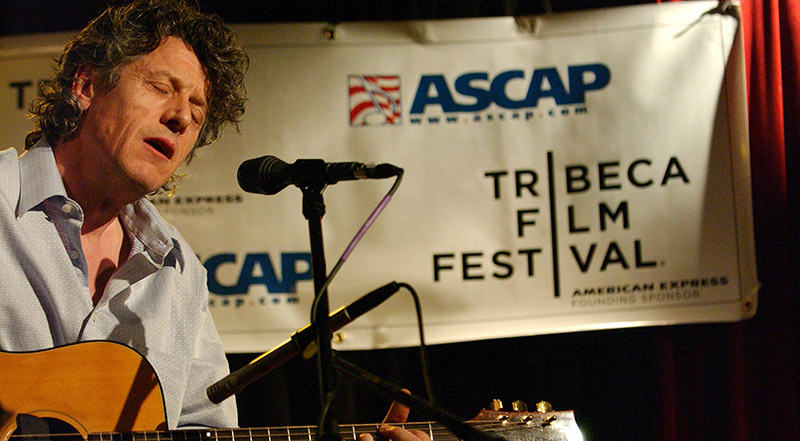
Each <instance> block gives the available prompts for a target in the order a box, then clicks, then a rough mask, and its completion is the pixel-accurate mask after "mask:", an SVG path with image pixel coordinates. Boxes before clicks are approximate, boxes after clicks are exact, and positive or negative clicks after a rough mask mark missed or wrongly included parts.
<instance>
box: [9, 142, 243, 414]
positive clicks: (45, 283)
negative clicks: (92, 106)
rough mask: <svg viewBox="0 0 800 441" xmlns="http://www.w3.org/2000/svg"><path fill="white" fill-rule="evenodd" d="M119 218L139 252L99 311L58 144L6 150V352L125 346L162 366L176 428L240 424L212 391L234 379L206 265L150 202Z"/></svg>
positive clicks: (123, 268) (168, 408)
mask: <svg viewBox="0 0 800 441" xmlns="http://www.w3.org/2000/svg"><path fill="white" fill-rule="evenodd" d="M120 219H121V220H122V223H123V225H124V228H125V231H126V233H127V234H128V237H129V238H130V240H131V243H132V249H131V252H130V255H129V256H128V259H127V260H126V261H125V263H123V264H122V266H120V267H119V269H118V270H117V271H116V272H115V273H114V275H113V276H112V278H111V279H110V280H109V281H108V284H107V285H106V288H105V291H104V292H103V295H102V297H101V298H100V300H99V302H98V303H97V306H93V304H92V299H91V296H90V292H89V285H88V280H89V279H88V268H87V265H86V259H85V257H84V255H83V251H82V247H81V225H82V223H83V211H82V210H81V207H80V206H79V205H78V204H77V203H76V202H75V201H73V200H71V199H69V198H68V197H67V195H66V191H65V190H64V184H63V182H62V180H61V175H60V174H59V172H58V169H57V168H56V162H55V157H54V156H53V150H52V148H50V146H48V145H47V144H46V143H39V144H38V145H37V146H35V147H34V148H32V149H30V150H28V151H27V152H25V153H24V154H23V155H22V156H20V157H18V155H17V152H16V151H15V150H14V149H8V150H5V151H2V152H0V350H3V351H31V350H39V349H46V348H51V347H54V346H61V345H65V344H69V343H75V342H82V341H90V340H112V341H116V342H120V343H123V344H126V345H128V346H130V347H132V348H134V349H136V350H137V351H138V352H139V353H140V354H142V355H144V356H145V357H146V358H147V360H148V361H149V362H150V364H151V365H152V366H153V368H154V369H155V371H156V373H157V375H158V377H159V379H160V381H161V386H162V392H163V394H164V401H165V406H166V412H167V422H168V425H169V428H171V429H173V428H176V427H179V426H212V427H235V426H236V424H237V417H236V405H235V402H234V400H233V399H228V400H226V401H224V402H223V403H222V404H220V405H215V404H213V403H211V402H210V401H209V400H208V398H207V397H206V394H205V389H206V387H208V386H209V385H211V384H212V383H214V382H215V381H217V380H218V379H220V378H222V377H224V376H225V375H227V373H228V363H227V360H226V359H225V353H224V351H223V349H222V345H221V343H220V340H219V335H218V334H217V331H216V328H215V326H214V322H213V321H212V318H211V314H210V313H209V310H208V289H207V287H206V272H205V268H204V267H203V265H202V264H201V263H200V261H199V260H198V259H197V257H196V256H195V254H194V252H193V251H192V249H191V248H190V247H189V244H188V243H187V242H186V240H185V239H184V238H183V237H182V236H181V235H180V234H179V233H178V231H177V230H176V229H175V228H174V227H172V226H171V225H169V224H167V223H166V222H165V221H164V220H163V219H162V218H161V216H160V215H159V214H158V212H157V211H156V209H155V208H154V207H153V205H152V204H150V203H149V202H148V201H147V200H145V199H144V198H143V199H140V200H138V201H136V202H134V203H132V204H130V205H128V206H126V207H125V209H124V210H123V211H122V213H121V215H120ZM0 387H2V386H0Z"/></svg>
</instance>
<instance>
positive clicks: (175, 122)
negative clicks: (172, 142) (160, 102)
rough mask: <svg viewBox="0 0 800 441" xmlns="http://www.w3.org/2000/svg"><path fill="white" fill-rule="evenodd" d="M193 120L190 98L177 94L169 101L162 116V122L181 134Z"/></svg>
mask: <svg viewBox="0 0 800 441" xmlns="http://www.w3.org/2000/svg"><path fill="white" fill-rule="evenodd" d="M191 122H192V109H191V106H190V104H189V99H188V98H187V97H183V96H180V95H177V96H175V97H173V98H172V99H171V100H170V101H169V105H168V106H167V109H166V110H165V112H164V116H163V117H162V123H163V124H164V125H166V126H167V127H168V128H169V129H170V130H171V131H172V132H173V133H176V134H181V133H183V132H184V131H185V130H186V127H188V126H189V124H191Z"/></svg>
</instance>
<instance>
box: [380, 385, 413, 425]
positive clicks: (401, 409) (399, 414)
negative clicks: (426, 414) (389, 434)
mask: <svg viewBox="0 0 800 441" xmlns="http://www.w3.org/2000/svg"><path fill="white" fill-rule="evenodd" d="M403 392H404V393H406V394H409V395H411V392H409V391H408V389H403ZM409 412H410V409H409V408H408V406H406V405H404V404H400V403H398V402H397V401H392V405H391V406H389V412H388V413H386V418H384V419H383V422H384V423H405V422H406V420H407V419H408V414H409Z"/></svg>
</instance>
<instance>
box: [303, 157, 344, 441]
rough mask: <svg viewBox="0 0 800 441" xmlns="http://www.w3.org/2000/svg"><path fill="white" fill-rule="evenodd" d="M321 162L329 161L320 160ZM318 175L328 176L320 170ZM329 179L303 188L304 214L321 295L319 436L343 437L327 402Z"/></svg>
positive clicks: (330, 383) (325, 439)
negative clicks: (326, 226)
mask: <svg viewBox="0 0 800 441" xmlns="http://www.w3.org/2000/svg"><path fill="white" fill-rule="evenodd" d="M320 164H321V166H322V167H324V166H325V164H324V163H323V162H320ZM317 176H324V174H322V173H321V174H318V175H317ZM326 185H327V184H326V182H324V180H321V181H320V182H318V183H313V184H310V185H306V186H303V187H301V188H300V189H301V190H302V192H303V216H305V218H306V219H307V220H308V233H309V238H310V241H311V269H312V272H313V276H314V292H315V293H317V296H318V297H319V299H317V298H315V299H314V301H315V302H316V303H317V310H316V315H315V316H314V317H313V322H314V327H315V328H316V334H317V348H318V352H317V365H318V371H319V390H320V405H321V407H320V408H321V409H322V412H324V413H325V419H324V421H322V422H321V424H320V428H319V433H318V434H317V435H318V437H317V439H318V440H319V441H340V440H341V437H340V436H339V428H338V425H337V422H336V418H335V415H333V412H332V411H331V410H328V409H326V402H327V401H328V399H329V396H332V394H333V389H334V387H335V384H336V378H335V376H334V374H335V372H334V368H333V350H332V348H331V340H332V338H333V334H332V332H331V328H330V320H329V317H328V314H329V313H330V312H329V310H330V305H329V302H328V289H327V287H326V288H325V289H322V288H323V286H324V285H325V282H326V280H327V277H328V275H327V269H326V267H325V250H324V248H325V247H324V245H323V240H322V216H324V215H325V202H324V200H323V198H322V192H323V191H324V190H325V186H326Z"/></svg>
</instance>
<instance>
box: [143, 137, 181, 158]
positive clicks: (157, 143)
mask: <svg viewBox="0 0 800 441" xmlns="http://www.w3.org/2000/svg"><path fill="white" fill-rule="evenodd" d="M144 142H146V143H147V144H149V145H150V146H151V147H153V148H154V149H155V150H156V151H158V152H159V153H161V154H162V155H164V157H166V158H167V159H172V155H173V154H174V153H175V149H174V148H173V147H172V145H170V144H169V143H168V142H166V141H164V140H161V139H156V138H150V139H145V140H144Z"/></svg>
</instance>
